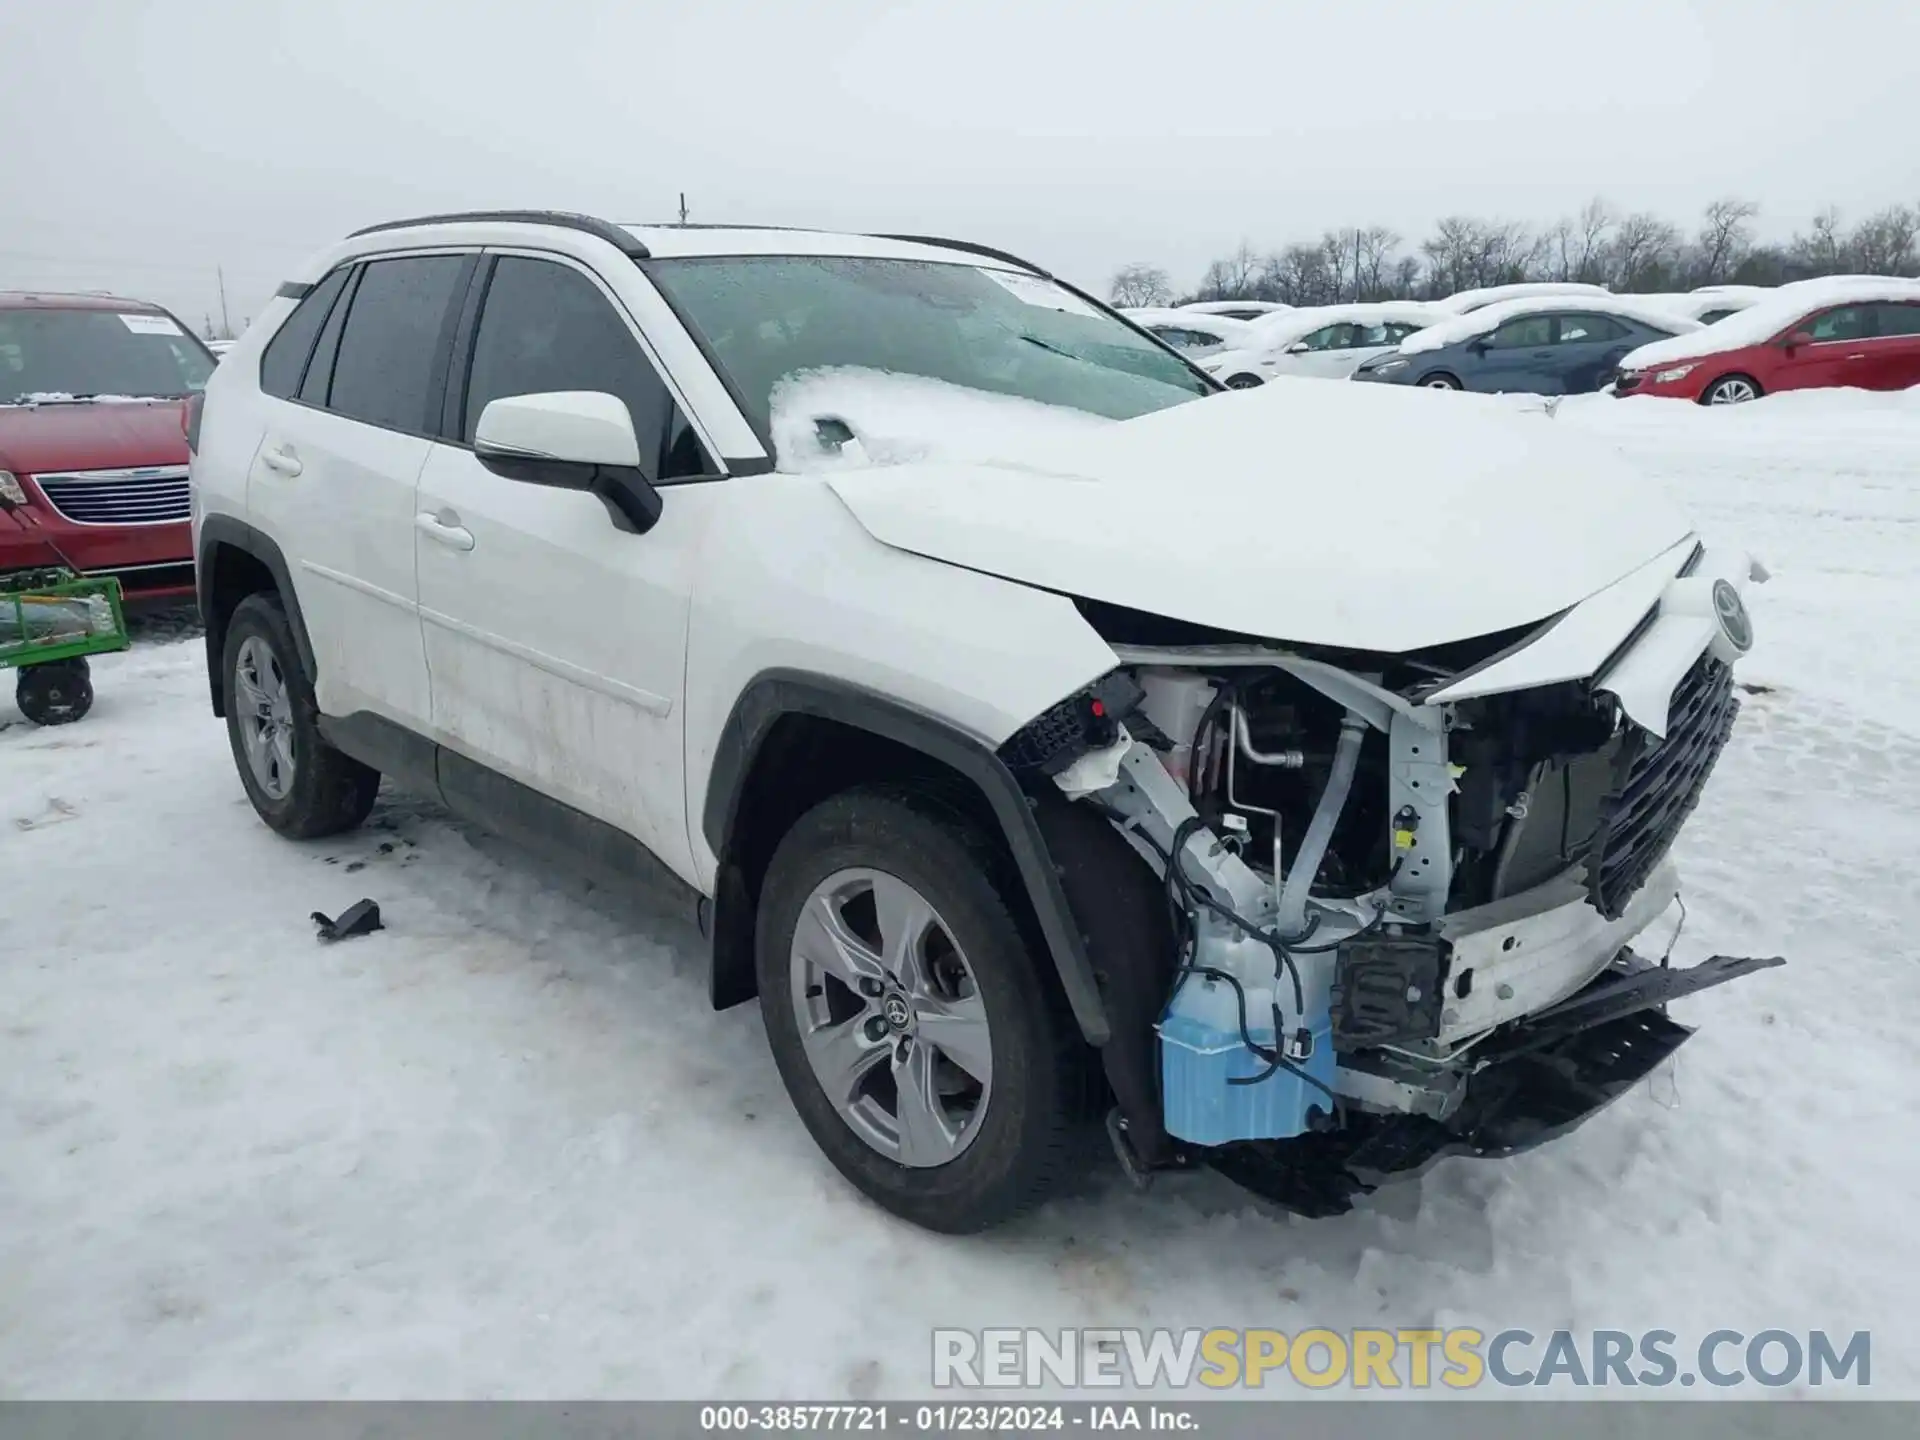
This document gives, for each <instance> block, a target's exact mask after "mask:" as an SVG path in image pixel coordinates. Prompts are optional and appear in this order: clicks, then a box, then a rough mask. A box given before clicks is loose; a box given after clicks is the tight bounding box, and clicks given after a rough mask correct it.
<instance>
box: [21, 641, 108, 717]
mask: <svg viewBox="0 0 1920 1440" xmlns="http://www.w3.org/2000/svg"><path fill="white" fill-rule="evenodd" d="M13 700H14V703H15V704H16V705H18V706H19V707H20V713H21V714H22V715H24V716H26V717H27V719H29V720H31V721H32V722H33V723H34V724H36V725H71V724H72V723H73V722H74V721H75V720H78V719H80V718H81V717H82V716H84V715H85V714H86V713H87V712H88V711H89V710H91V709H92V708H93V679H92V676H91V674H90V673H89V671H88V667H87V662H86V659H85V657H77V658H75V659H72V660H55V661H54V662H52V663H51V664H48V665H29V666H26V667H24V668H23V669H22V670H21V671H20V674H19V677H18V678H17V679H16V680H15V681H14V682H13Z"/></svg>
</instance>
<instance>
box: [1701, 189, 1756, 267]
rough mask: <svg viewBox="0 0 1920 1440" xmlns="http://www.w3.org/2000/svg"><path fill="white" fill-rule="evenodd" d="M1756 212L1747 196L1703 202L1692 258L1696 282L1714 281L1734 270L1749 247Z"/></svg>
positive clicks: (1751, 240)
mask: <svg viewBox="0 0 1920 1440" xmlns="http://www.w3.org/2000/svg"><path fill="white" fill-rule="evenodd" d="M1759 213H1760V207H1759V206H1758V205H1756V204H1754V203H1753V202H1752V201H1751V200H1734V199H1725V200H1716V201H1714V202H1713V203H1712V204H1711V205H1709V206H1707V210H1706V214H1705V216H1704V217H1703V219H1702V223H1701V226H1700V238H1699V240H1698V242H1697V249H1696V255H1695V261H1694V283H1695V284H1696V285H1717V284H1719V283H1720V282H1721V281H1723V280H1725V279H1726V278H1727V277H1728V276H1729V275H1731V274H1732V273H1733V272H1734V270H1735V269H1736V268H1737V267H1738V266H1739V264H1740V261H1741V259H1742V258H1743V257H1744V256H1745V255H1746V253H1747V251H1748V250H1750V249H1751V248H1752V247H1753V217H1754V216H1756V215H1758V214H1759Z"/></svg>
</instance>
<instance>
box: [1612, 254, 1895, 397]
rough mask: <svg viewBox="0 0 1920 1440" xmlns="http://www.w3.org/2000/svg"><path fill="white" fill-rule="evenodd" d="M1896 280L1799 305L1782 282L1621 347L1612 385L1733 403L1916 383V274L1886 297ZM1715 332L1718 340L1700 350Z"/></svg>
mask: <svg viewBox="0 0 1920 1440" xmlns="http://www.w3.org/2000/svg"><path fill="white" fill-rule="evenodd" d="M1898 284H1899V282H1897V281H1896V282H1892V284H1891V286H1890V287H1889V288H1888V289H1887V290H1885V291H1884V292H1883V294H1882V296H1881V297H1880V298H1866V297H1862V298H1858V299H1853V298H1848V299H1844V300H1839V301H1838V302H1837V303H1827V304H1817V303H1811V301H1812V299H1813V297H1811V296H1810V297H1808V301H1807V302H1803V306H1802V307H1793V306H1792V305H1791V297H1790V295H1788V294H1787V293H1786V290H1783V293H1782V295H1781V296H1780V298H1779V299H1777V300H1770V301H1763V302H1762V303H1761V304H1759V305H1757V306H1755V307H1754V308H1753V309H1751V310H1747V311H1743V312H1741V313H1740V314H1737V315H1734V316H1732V317H1730V318H1728V319H1726V320H1723V321H1721V322H1720V323H1719V324H1716V325H1710V326H1708V327H1707V328H1706V329H1705V330H1700V331H1696V332H1694V333H1693V334H1691V335H1683V336H1680V337H1679V338H1678V339H1677V340H1671V341H1663V342H1661V343H1659V344H1657V345H1648V346H1645V347H1643V348H1642V349H1640V350H1637V351H1635V352H1633V353H1632V354H1630V355H1628V356H1627V357H1626V358H1625V359H1624V360H1623V361H1622V362H1621V369H1620V377H1619V379H1618V380H1617V381H1616V382H1615V385H1614V394H1616V395H1666V396H1672V397H1675V398H1678V399H1683V400H1697V401H1699V402H1700V403H1701V404H1702V405H1737V404H1739V403H1741V402H1742V401H1745V400H1757V399H1759V398H1760V397H1761V396H1762V395H1771V394H1774V393H1776V392H1778V391H1782V390H1822V389H1834V388H1841V387H1845V388H1850V389H1855V390H1904V389H1906V388H1907V387H1908V386H1910V385H1920V283H1916V284H1914V285H1913V287H1912V290H1911V293H1910V294H1906V295H1904V296H1902V298H1898V299H1895V298H1887V297H1890V296H1894V295H1900V294H1901V291H1900V290H1899V289H1897V288H1893V287H1897V286H1898ZM1786 289H1787V290H1790V289H1791V287H1786ZM1783 302H1784V303H1786V305H1787V308H1785V309H1783V308H1782V305H1783ZM1716 332H1722V334H1721V335H1720V336H1716ZM1716 338H1720V339H1721V348H1718V349H1709V348H1708V347H1709V345H1710V344H1711V343H1712V342H1713V341H1714V340H1715V339H1716Z"/></svg>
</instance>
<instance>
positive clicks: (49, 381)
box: [0, 308, 214, 405]
mask: <svg viewBox="0 0 1920 1440" xmlns="http://www.w3.org/2000/svg"><path fill="white" fill-rule="evenodd" d="M213 366H214V359H213V356H212V355H210V354H208V353H207V350H206V347H205V346H203V345H201V344H200V343H199V342H198V341H197V340H195V339H194V338H193V337H192V336H190V335H188V334H187V333H186V332H185V331H184V330H182V329H181V328H180V327H179V326H178V325H177V324H175V323H174V322H173V321H172V320H171V319H170V318H168V317H167V316H165V315H156V314H151V313H146V312H136V311H128V312H126V313H124V314H122V313H121V312H119V311H115V310H97V309H92V308H87V309H71V310H64V309H38V308H36V309H31V310H0V405H7V404H18V403H20V402H21V401H23V400H29V399H33V398H35V397H37V396H60V397H71V398H73V399H76V400H85V399H89V398H91V397H94V396H98V395H113V396H119V395H130V396H136V397H142V398H145V397H153V398H162V399H173V398H177V397H180V396H185V395H191V394H193V393H194V392H195V391H198V390H204V389H205V388H206V385H207V377H208V376H210V375H211V374H213Z"/></svg>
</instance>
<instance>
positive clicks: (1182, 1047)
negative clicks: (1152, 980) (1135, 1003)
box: [1158, 956, 1334, 1145]
mask: <svg viewBox="0 0 1920 1440" xmlns="http://www.w3.org/2000/svg"><path fill="white" fill-rule="evenodd" d="M1301 958H1302V959H1305V957H1304V956H1303V957H1301ZM1316 958H1317V957H1316ZM1303 969H1304V967H1303ZM1302 978H1303V979H1308V980H1309V983H1308V984H1307V986H1306V999H1307V1006H1308V1013H1307V1017H1306V1028H1307V1029H1308V1030H1309V1031H1310V1032H1311V1033H1312V1035H1313V1051H1312V1053H1311V1054H1310V1055H1308V1056H1307V1057H1306V1058H1305V1059H1298V1058H1295V1057H1294V1056H1292V1055H1291V1054H1289V1055H1288V1059H1289V1060H1291V1061H1292V1063H1293V1064H1295V1065H1297V1066H1298V1067H1299V1068H1300V1069H1302V1070H1304V1071H1306V1072H1307V1074H1309V1075H1311V1076H1313V1077H1314V1079H1316V1080H1318V1081H1319V1082H1320V1083H1321V1084H1322V1085H1326V1086H1328V1087H1329V1088H1331V1087H1332V1085H1333V1072H1334V1054H1333V1023H1332V1018H1331V1017H1330V1015H1329V1014H1328V1000H1327V989H1326V986H1325V984H1324V983H1322V984H1314V983H1311V980H1315V979H1319V978H1320V977H1318V976H1312V977H1309V976H1306V975H1303V977H1302ZM1243 988H1244V989H1245V991H1246V997H1247V1032H1248V1034H1249V1035H1250V1036H1251V1037H1252V1039H1253V1040H1254V1042H1255V1043H1256V1044H1258V1045H1261V1046H1264V1047H1265V1048H1267V1049H1268V1050H1272V1049H1273V1048H1274V1047H1275V1043H1276V1041H1275V1037H1274V1030H1273V996H1274V991H1273V989H1272V981H1271V980H1267V981H1266V982H1264V983H1262V984H1256V985H1246V984H1245V983H1244V982H1243ZM1280 993H1281V996H1282V1002H1283V1009H1284V1008H1285V1007H1286V1006H1289V1005H1291V1003H1292V1001H1293V994H1292V987H1291V986H1290V985H1285V986H1283V988H1282V990H1281V992H1280ZM1284 1023H1285V1025H1286V1027H1287V1031H1288V1038H1291V1035H1292V1032H1293V1031H1294V1030H1297V1029H1298V1028H1300V1020H1299V1019H1298V1018H1297V1017H1295V1016H1293V1015H1291V1014H1287V1015H1285V1016H1284ZM1158 1028H1159V1031H1160V1087H1161V1105H1162V1108H1163V1109H1164V1111H1165V1118H1166V1127H1167V1133H1168V1134H1170V1135H1173V1136H1176V1137H1178V1138H1179V1139H1181V1140H1185V1141H1186V1142H1188V1143H1189V1144H1192V1145H1225V1144H1229V1143H1231V1142H1232V1141H1235V1140H1286V1139H1290V1138H1292V1137H1293V1136H1295V1135H1299V1134H1301V1133H1302V1132H1304V1131H1305V1130H1306V1129H1307V1112H1308V1110H1309V1109H1310V1108H1317V1109H1320V1110H1323V1111H1331V1110H1332V1108H1333V1106H1332V1103H1331V1102H1330V1101H1329V1100H1328V1099H1327V1096H1326V1094H1325V1093H1324V1092H1323V1091H1321V1090H1318V1089H1316V1088H1315V1087H1314V1086H1312V1085H1310V1084H1308V1083H1307V1081H1305V1080H1303V1079H1301V1078H1300V1077H1299V1076H1298V1075H1295V1074H1293V1073H1292V1072H1291V1071H1288V1070H1285V1069H1280V1070H1275V1071H1274V1072H1273V1074H1271V1075H1269V1076H1268V1077H1267V1078H1266V1079H1264V1080H1262V1081H1260V1082H1259V1083H1258V1084H1254V1085H1230V1084H1228V1083H1227V1082H1228V1081H1229V1080H1230V1079H1241V1078H1246V1077H1250V1076H1254V1075H1258V1074H1260V1073H1261V1072H1262V1071H1263V1070H1265V1069H1266V1068H1267V1064H1268V1062H1267V1061H1265V1060H1263V1059H1261V1058H1260V1057H1259V1056H1258V1055H1256V1054H1254V1053H1253V1052H1252V1051H1251V1050H1249V1049H1247V1046H1246V1042H1245V1040H1244V1039H1243V1038H1242V1036H1241V1033H1240V1006H1239V1001H1238V1000H1237V999H1236V997H1235V995H1234V989H1233V986H1231V985H1229V984H1227V983H1226V982H1225V981H1223V980H1211V979H1208V978H1207V977H1205V976H1202V975H1187V976H1185V977H1184V978H1183V980H1182V983H1181V985H1180V988H1179V989H1178V990H1177V991H1175V992H1174V996H1173V1000H1172V1001H1171V1002H1170V1003H1169V1004H1168V1006H1167V1009H1166V1013H1165V1014H1164V1015H1163V1016H1162V1017H1161V1019H1160V1024H1159V1027H1158Z"/></svg>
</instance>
